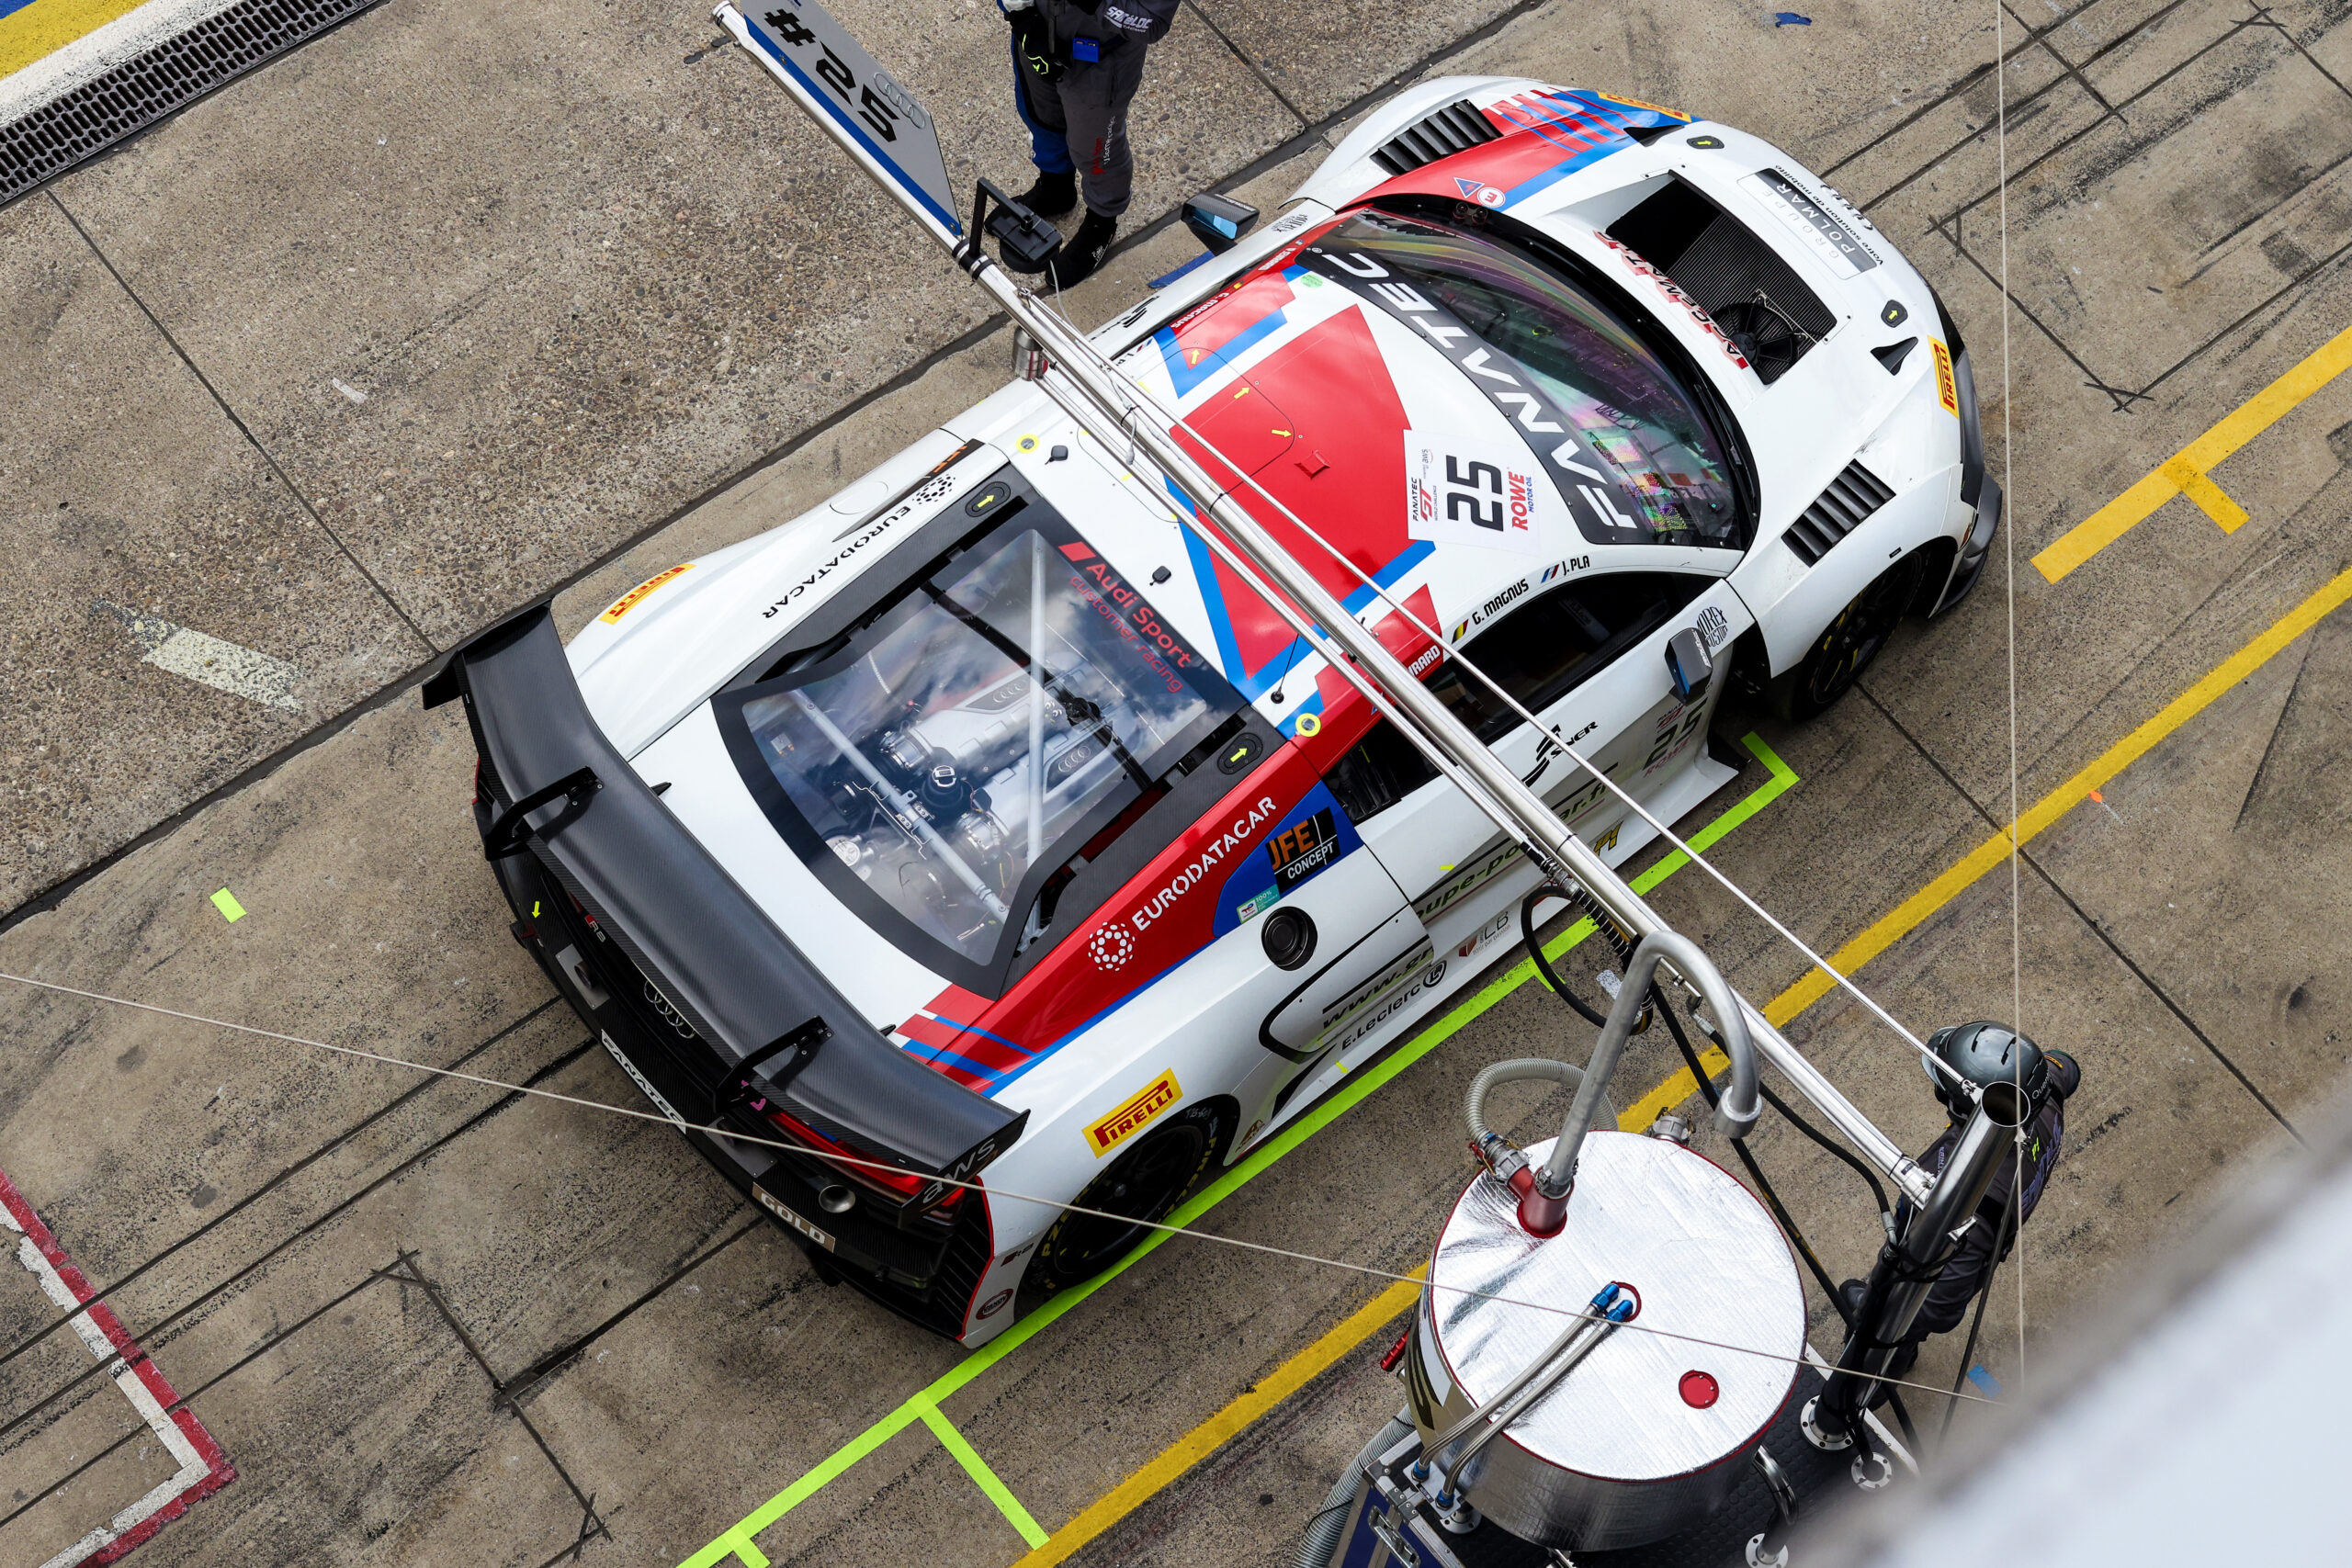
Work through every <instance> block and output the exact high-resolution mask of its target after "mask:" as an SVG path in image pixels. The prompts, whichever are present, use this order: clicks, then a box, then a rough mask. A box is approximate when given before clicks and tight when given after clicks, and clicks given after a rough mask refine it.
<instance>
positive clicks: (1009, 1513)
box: [908, 1394, 1046, 1551]
mask: <svg viewBox="0 0 2352 1568" xmlns="http://www.w3.org/2000/svg"><path fill="white" fill-rule="evenodd" d="M908 1403H909V1404H913V1405H914V1406H915V1408H916V1411H917V1413H918V1414H919V1415H921V1416H922V1424H923V1425H924V1426H926V1427H930V1428H931V1430H932V1435H933V1436H934V1437H936V1438H938V1439H939V1441H940V1445H941V1446H942V1447H943V1448H944V1449H946V1450H947V1451H948V1452H949V1453H951V1454H954V1455H955V1456H956V1463H957V1464H960V1465H962V1466H963V1467H964V1473H965V1474H967V1475H968V1476H970V1477H971V1478H972V1482H973V1483H974V1484H975V1485H977V1486H978V1487H979V1489H980V1490H981V1491H982V1492H984V1493H986V1494H987V1495H988V1500H989V1502H991V1503H994V1504H995V1505H996V1511H997V1512H998V1513H1000V1514H1002V1515H1003V1516H1004V1517H1006V1518H1007V1519H1009V1520H1011V1521H1012V1528H1013V1529H1017V1530H1019V1531H1020V1532H1021V1539H1022V1540H1025V1541H1027V1542H1028V1543H1029V1550H1030V1551H1036V1550H1037V1549H1038V1548H1039V1547H1041V1546H1043V1545H1045V1544H1046V1532H1045V1531H1044V1530H1042V1529H1038V1528H1037V1521H1036V1520H1035V1519H1033V1518H1031V1517H1029V1510H1028V1509H1026V1508H1024V1507H1023V1506H1021V1499H1020V1498H1018V1497H1015V1496H1014V1495H1012V1487H1010V1486H1007V1485H1006V1484H1005V1483H1003V1482H1001V1481H999V1480H998V1479H997V1475H996V1472H995V1471H993V1470H990V1469H989V1465H988V1461H986V1460H984V1459H982V1458H981V1457H980V1456H979V1453H978V1450H975V1449H974V1448H973V1447H972V1445H971V1444H969V1443H967V1442H966V1441H965V1440H964V1434H963V1433H961V1432H959V1431H957V1430H956V1426H955V1423H953V1422H951V1421H950V1420H948V1419H947V1416H945V1414H944V1412H942V1411H941V1410H940V1408H939V1406H938V1405H936V1404H933V1403H932V1402H931V1401H930V1400H928V1399H924V1398H922V1395H920V1394H918V1395H916V1396H915V1398H914V1399H911V1400H910V1401H908Z"/></svg>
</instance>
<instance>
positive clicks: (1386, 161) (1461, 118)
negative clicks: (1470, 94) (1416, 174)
mask: <svg viewBox="0 0 2352 1568" xmlns="http://www.w3.org/2000/svg"><path fill="white" fill-rule="evenodd" d="M1501 134H1502V132H1501V131H1499V130H1496V129H1495V122H1494V121H1492V120H1490V119H1488V118H1487V117H1486V116H1485V115H1483V114H1480V113H1479V112H1478V110H1477V107H1476V106H1475V105H1474V104H1472V103H1471V102H1470V100H1469V99H1467V98H1456V99H1454V100H1453V102H1452V103H1450V104H1448V105H1446V106H1445V107H1443V108H1442V109H1439V110H1437V111H1436V112H1434V113H1432V114H1427V115H1424V116H1422V117H1421V118H1419V119H1417V120H1415V121H1414V122H1413V123H1412V124H1410V125H1408V126H1407V127H1406V128H1405V129H1404V130H1400V131H1398V132H1397V134H1396V135H1395V136H1393V137H1391V138H1389V139H1388V140H1387V141H1384V142H1382V143H1381V144H1380V146H1379V147H1378V148H1377V149H1376V150H1374V152H1373V154H1372V161H1373V162H1374V163H1375V164H1379V165H1380V166H1381V167H1382V168H1384V169H1385V170H1387V171H1388V172H1389V173H1390V174H1391V175H1404V174H1410V173H1411V172H1412V171H1413V170H1415V169H1418V168H1419V167H1420V166H1421V165H1422V164H1434V163H1436V162H1437V161H1438V160H1439V159H1440V158H1450V157H1452V156H1453V154H1454V153H1456V152H1461V151H1462V150H1463V149H1464V148H1465V147H1476V146H1477V145H1478V143H1480V142H1481V141H1494V140H1495V139H1496V138H1497V137H1498V136H1500V135H1501Z"/></svg>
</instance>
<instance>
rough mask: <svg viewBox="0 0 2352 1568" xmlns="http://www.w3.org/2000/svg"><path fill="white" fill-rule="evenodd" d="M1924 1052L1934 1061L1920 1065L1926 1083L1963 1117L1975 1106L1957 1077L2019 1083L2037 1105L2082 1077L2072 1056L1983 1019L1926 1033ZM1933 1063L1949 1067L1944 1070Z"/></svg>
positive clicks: (2068, 1089)
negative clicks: (2055, 1070)
mask: <svg viewBox="0 0 2352 1568" xmlns="http://www.w3.org/2000/svg"><path fill="white" fill-rule="evenodd" d="M1928 1055H1930V1056H1932V1057H1934V1058H1935V1061H1934V1062H1928V1061H1922V1063H1921V1064H1920V1065H1921V1066H1924V1067H1925V1068H1926V1069H1927V1073H1928V1083H1929V1084H1931V1085H1932V1086H1934V1089H1935V1092H1936V1098H1937V1099H1938V1100H1941V1101H1943V1105H1944V1109H1945V1110H1947V1111H1951V1113H1952V1114H1953V1115H1954V1116H1956V1117H1957V1116H1965V1115H1967V1114H1968V1113H1969V1112H1970V1111H1972V1110H1973V1109H1974V1105H1973V1102H1972V1101H1971V1100H1970V1098H1969V1097H1968V1095H1967V1094H1965V1093H1963V1092H1962V1089H1961V1088H1960V1086H1959V1084H1957V1083H1955V1082H1953V1081H1952V1080H1953V1078H1954V1077H1955V1076H1957V1077H1960V1078H1962V1079H1963V1080H1965V1081H1967V1082H1969V1083H1972V1084H1975V1085H1978V1086H1979V1087H1982V1086H1984V1085H1986V1084H1996V1083H2006V1084H2017V1085H2018V1086H2019V1087H2021V1088H2022V1089H2024V1090H2025V1095H2026V1099H2027V1100H2028V1101H2030V1102H2031V1103H2033V1104H2037V1105H2038V1104H2040V1103H2041V1100H2042V1097H2043V1096H2044V1095H2045V1094H2047V1093H2048V1092H2050V1091H2051V1090H2052V1089H2056V1090H2057V1092H2058V1094H2059V1095H2060V1097H2061V1098H2063V1097H2064V1096H2065V1095H2066V1094H2068V1093H2070V1092H2072V1091H2073V1089H2074V1087H2075V1084H2077V1083H2079V1082H2081V1081H2082V1077H2083V1072H2082V1069H2081V1068H2080V1067H2078V1066H2075V1059H2074V1058H2073V1057H2071V1056H2068V1055H2064V1054H2063V1053H2058V1054H2050V1053H2045V1052H2043V1050H2042V1049H2041V1046H2039V1045H2036V1044H2035V1043H2033V1042H2032V1041H2030V1040H2029V1039H2027V1038H2026V1037H2025V1036H2024V1035H2022V1034H2019V1033H2018V1032H2017V1031H2016V1030H2014V1029H2011V1028H2009V1027H2008V1026H2007V1024H2002V1023H1993V1022H1990V1021H1986V1020H1983V1019H1980V1020H1978V1021H1976V1022H1974V1023H1962V1024H1955V1025H1953V1026H1952V1027H1951V1028H1949V1029H1939V1030H1937V1031H1936V1032H1934V1033H1933V1034H1931V1035H1929V1036H1928ZM1936 1062H1940V1063H1942V1064H1943V1066H1944V1067H1949V1068H1951V1072H1949V1073H1947V1072H1945V1071H1944V1070H1943V1068H1942V1067H1939V1066H1936ZM2062 1062H2063V1063H2064V1068H2063V1069H2061V1070H2059V1071H2058V1073H2057V1075H2056V1076H2057V1077H2061V1078H2063V1079H2064V1082H2063V1083H2053V1081H2052V1069H2053V1068H2055V1067H2057V1066H2058V1064H2059V1063H2062Z"/></svg>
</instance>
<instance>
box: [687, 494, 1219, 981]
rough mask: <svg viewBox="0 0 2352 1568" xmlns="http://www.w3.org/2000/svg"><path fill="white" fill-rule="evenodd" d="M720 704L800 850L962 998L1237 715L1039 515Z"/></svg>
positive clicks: (1060, 526) (1189, 660)
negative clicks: (1071, 866)
mask: <svg viewBox="0 0 2352 1568" xmlns="http://www.w3.org/2000/svg"><path fill="white" fill-rule="evenodd" d="M1240 706H1241V700H1240V697H1239V695H1238V694H1237V693H1236V692H1234V691H1233V689H1232V688H1231V687H1229V686H1228V685H1227V684H1226V682H1224V680H1223V679H1222V678H1220V677H1219V676H1218V675H1217V674H1216V671H1215V670H1214V668H1213V667H1212V666H1211V665H1210V664H1209V663H1208V662H1207V661H1206V660H1204V659H1203V658H1202V657H1201V655H1200V654H1198V653H1197V652H1195V651H1194V650H1193V648H1192V647H1191V645H1190V644H1189V643H1187V642H1186V641H1185V640H1184V639H1183V638H1182V637H1180V636H1179V635H1177V633H1176V632H1175V631H1174V630H1173V629H1172V628H1171V627H1170V626H1169V625H1168V624H1167V622H1166V621H1165V620H1163V619H1162V618H1161V617H1160V616H1159V614H1158V613H1157V612H1156V611H1154V610H1153V608H1152V606H1151V604H1150V602H1149V601H1148V600H1147V599H1146V598H1145V597H1144V596H1143V594H1142V592H1140V590H1139V589H1137V588H1136V586H1135V585H1134V584H1132V583H1129V582H1128V581H1126V580H1125V578H1124V577H1123V576H1122V575H1120V574H1119V573H1118V572H1117V571H1116V570H1114V569H1113V568H1112V567H1111V566H1110V564H1109V563H1108V562H1107V561H1105V560H1104V559H1103V557H1102V556H1101V555H1100V554H1099V553H1097V552H1096V551H1095V550H1094V548H1093V547H1091V545H1089V544H1088V543H1087V542H1086V540H1085V539H1084V538H1083V537H1081V536H1080V535H1079V533H1078V532H1077V530H1075V529H1074V528H1072V527H1070V526H1069V525H1068V524H1067V523H1066V522H1064V521H1063V520H1062V519H1061V518H1060V517H1059V516H1058V515H1057V514H1056V513H1054V512H1053V511H1052V509H1051V508H1049V507H1047V506H1046V505H1045V504H1044V503H1043V502H1039V501H1037V500H1035V499H1034V498H1031V497H1027V496H1023V497H1022V498H1021V499H1020V501H1019V502H1016V503H1015V504H1014V505H1013V506H1012V507H1011V508H1010V509H1009V510H1008V511H1006V512H1005V513H1003V514H1002V515H1001V520H1000V521H999V522H998V523H997V524H996V525H995V526H993V527H992V528H990V529H989V531H988V532H987V533H986V534H984V535H982V536H980V537H979V538H978V539H977V540H975V541H973V542H972V543H971V544H970V546H969V547H967V548H966V549H964V550H962V551H961V552H959V553H957V554H956V555H954V556H952V557H951V558H949V559H948V560H946V561H945V562H944V564H939V565H935V566H933V567H932V568H931V569H930V570H927V571H926V572H925V573H924V574H923V575H922V576H921V577H919V578H917V579H916V580H914V581H911V582H909V583H907V584H906V585H905V586H904V587H903V588H902V589H901V590H899V594H898V598H897V602H896V603H895V604H892V605H891V606H889V607H888V609H887V610H886V611H885V612H884V613H883V614H882V615H880V616H879V617H878V618H876V620H874V621H873V622H871V623H870V624H869V625H868V626H866V627H865V629H864V630H862V631H860V632H859V633H857V634H856V635H855V636H854V637H852V638H851V639H850V641H849V644H848V646H847V647H846V648H844V649H842V651H841V652H839V653H837V654H835V655H833V656H832V657H831V658H829V659H827V660H825V661H824V662H823V663H822V664H821V665H819V666H817V667H815V668H814V669H809V670H801V671H794V672H793V673H791V674H789V675H786V676H784V677H782V678H779V679H777V680H774V681H770V682H763V683H761V684H759V685H757V686H752V687H749V688H746V689H743V690H741V691H738V692H733V693H728V694H722V696H721V697H720V698H719V699H718V714H719V719H720V728H721V730H722V732H724V733H725V734H726V735H727V737H728V740H729V749H730V750H732V751H733V752H734V753H735V759H736V763H737V766H738V767H739V769H741V770H743V772H744V777H745V780H746V782H747V783H748V784H751V785H752V792H753V794H754V795H755V796H757V797H759V798H760V799H761V802H762V805H763V807H766V808H767V811H768V815H769V817H770V818H771V820H773V821H775V823H776V826H777V827H778V829H780V830H782V831H783V832H784V835H785V837H786V840H787V841H790V842H792V843H793V845H794V847H795V848H796V849H797V850H798V851H799V852H800V853H801V855H802V858H803V859H804V860H805V861H807V862H809V864H810V865H811V866H812V867H813V868H815V869H816V870H817V871H818V873H819V874H820V877H821V878H822V879H823V880H825V881H826V882H827V883H828V885H829V886H833V887H835V888H836V889H837V890H841V891H842V893H843V896H844V902H847V903H849V904H850V905H851V907H852V908H858V909H859V910H860V911H861V913H864V914H865V915H866V916H867V918H868V919H871V920H873V921H874V923H876V925H877V926H880V927H882V928H883V929H884V931H885V934H887V935H890V936H891V937H892V938H893V940H897V941H899V942H900V945H901V946H903V947H906V948H907V949H908V951H910V953H912V955H913V956H915V957H917V958H918V959H919V960H921V961H923V962H925V963H928V964H932V965H933V966H934V967H938V968H941V969H943V970H944V971H946V972H949V973H951V974H952V975H954V976H956V978H958V979H959V981H964V982H966V983H969V982H970V979H971V977H972V966H974V965H978V966H981V967H982V968H984V969H993V968H995V967H996V966H997V965H998V964H999V962H1000V961H1001V959H1002V958H1003V957H1005V956H1007V955H1008V953H1009V950H1010V947H1011V945H1012V942H1014V941H1015V939H1017V938H1018V937H1019V936H1020V935H1021V934H1022V927H1023V924H1024V923H1025V922H1030V921H1034V920H1035V919H1036V918H1037V917H1035V916H1034V915H1033V914H1031V912H1030V911H1031V909H1032V907H1033V906H1034V904H1035V901H1036V900H1035V895H1036V891H1037V888H1038V886H1040V885H1041V884H1042V883H1043V882H1044V880H1045V878H1046V875H1047V874H1048V873H1050V872H1051V871H1053V870H1054V869H1056V868H1057V867H1059V866H1060V865H1061V864H1062V863H1064V862H1066V861H1068V860H1069V858H1070V855H1071V853H1072V852H1073V850H1074V849H1075V848H1076V847H1077V846H1079V845H1081V844H1084V843H1086V842H1087V841H1088V840H1090V839H1091V838H1092V837H1094V836H1095V835H1097V834H1099V833H1101V832H1102V831H1103V829H1104V828H1105V826H1106V825H1108V824H1109V823H1111V822H1113V821H1114V820H1116V819H1117V818H1119V817H1120V815H1121V813H1122V812H1123V811H1125V808H1126V807H1129V806H1131V805H1132V804H1134V803H1135V802H1136V801H1137V800H1138V799H1139V798H1141V797H1143V796H1144V795H1147V794H1148V793H1150V792H1152V791H1153V790H1154V789H1155V785H1156V783H1157V781H1158V779H1159V775H1160V774H1161V773H1164V772H1166V771H1167V770H1168V769H1169V767H1170V765H1171V764H1172V763H1173V762H1174V761H1176V760H1177V759H1178V758H1180V757H1181V756H1182V755H1183V753H1184V752H1185V750H1187V749H1188V748H1189V747H1190V746H1191V745H1192V744H1193V743H1194V742H1195V741H1197V740H1198V739H1200V738H1201V737H1202V736H1203V735H1204V734H1205V733H1206V732H1207V731H1208V730H1209V729H1212V728H1215V727H1216V725H1217V724H1219V723H1222V722H1223V721H1224V720H1225V719H1226V718H1227V716H1229V715H1231V714H1233V713H1235V712H1238V710H1239V708H1240ZM894 928H895V929H894ZM909 936H912V937H913V938H915V940H914V941H913V942H907V941H906V940H904V939H905V938H907V937H909ZM940 950H944V953H943V952H942V951H940ZM943 957H944V958H945V959H947V960H948V962H945V963H942V962H941V960H942V958H943Z"/></svg>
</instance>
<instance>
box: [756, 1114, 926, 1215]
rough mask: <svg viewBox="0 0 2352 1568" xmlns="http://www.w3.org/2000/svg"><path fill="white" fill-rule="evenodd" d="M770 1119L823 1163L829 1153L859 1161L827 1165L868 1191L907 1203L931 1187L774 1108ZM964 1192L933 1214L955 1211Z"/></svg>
mask: <svg viewBox="0 0 2352 1568" xmlns="http://www.w3.org/2000/svg"><path fill="white" fill-rule="evenodd" d="M767 1117H768V1120H769V1121H771V1122H775V1124H776V1125H777V1126H778V1127H780V1128H782V1129H783V1130H784V1131H785V1132H786V1133H788V1134H791V1135H792V1138H793V1140H794V1141H795V1142H796V1143H800V1144H805V1145H808V1146H809V1152H810V1153H811V1154H814V1155H815V1156H818V1157H819V1158H820V1159H824V1157H825V1156H826V1155H827V1154H829V1153H830V1154H835V1155H841V1156H846V1158H847V1159H849V1160H855V1161H857V1162H858V1163H857V1164H854V1165H852V1164H848V1163H845V1161H843V1160H831V1159H828V1160H826V1161H825V1163H826V1164H828V1165H830V1166H831V1167H832V1168H834V1169H835V1170H838V1171H840V1172H841V1173H842V1175H843V1176H846V1177H848V1178H850V1179H852V1180H854V1181H859V1182H863V1183H865V1185H866V1186H868V1187H873V1188H877V1189H879V1190H882V1191H885V1192H888V1193H892V1194H894V1195H896V1196H897V1197H899V1198H900V1199H903V1200H906V1201H913V1200H914V1199H916V1198H919V1197H921V1196H922V1192H923V1190H924V1189H925V1188H927V1187H929V1186H930V1185H931V1178H929V1177H927V1176H919V1175H916V1174H915V1173H914V1172H912V1171H904V1170H894V1169H892V1168H890V1167H889V1166H888V1164H887V1163H886V1162H884V1161H883V1160H882V1158H881V1156H878V1155H876V1154H875V1153H873V1151H871V1150H869V1149H862V1148H859V1147H858V1146H857V1145H855V1144H853V1143H849V1142H846V1141H845V1140H843V1139H841V1138H830V1137H827V1136H826V1135H825V1134H822V1133H820V1132H819V1131H817V1129H816V1128H814V1127H811V1126H809V1124H808V1123H807V1122H802V1121H800V1120H798V1119H797V1118H796V1117H792V1116H787V1115H786V1114H785V1113H784V1112H783V1111H777V1110H775V1108H773V1107H770V1108H769V1110H768V1112H767ZM964 1192H965V1189H963V1188H961V1187H958V1188H956V1189H954V1190H952V1191H950V1192H949V1193H948V1194H947V1196H946V1197H944V1198H943V1199H941V1200H940V1201H938V1202H937V1203H935V1204H933V1209H934V1210H946V1209H953V1208H954V1207H956V1203H957V1202H958V1201H961V1200H962V1198H963V1196H964Z"/></svg>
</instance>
